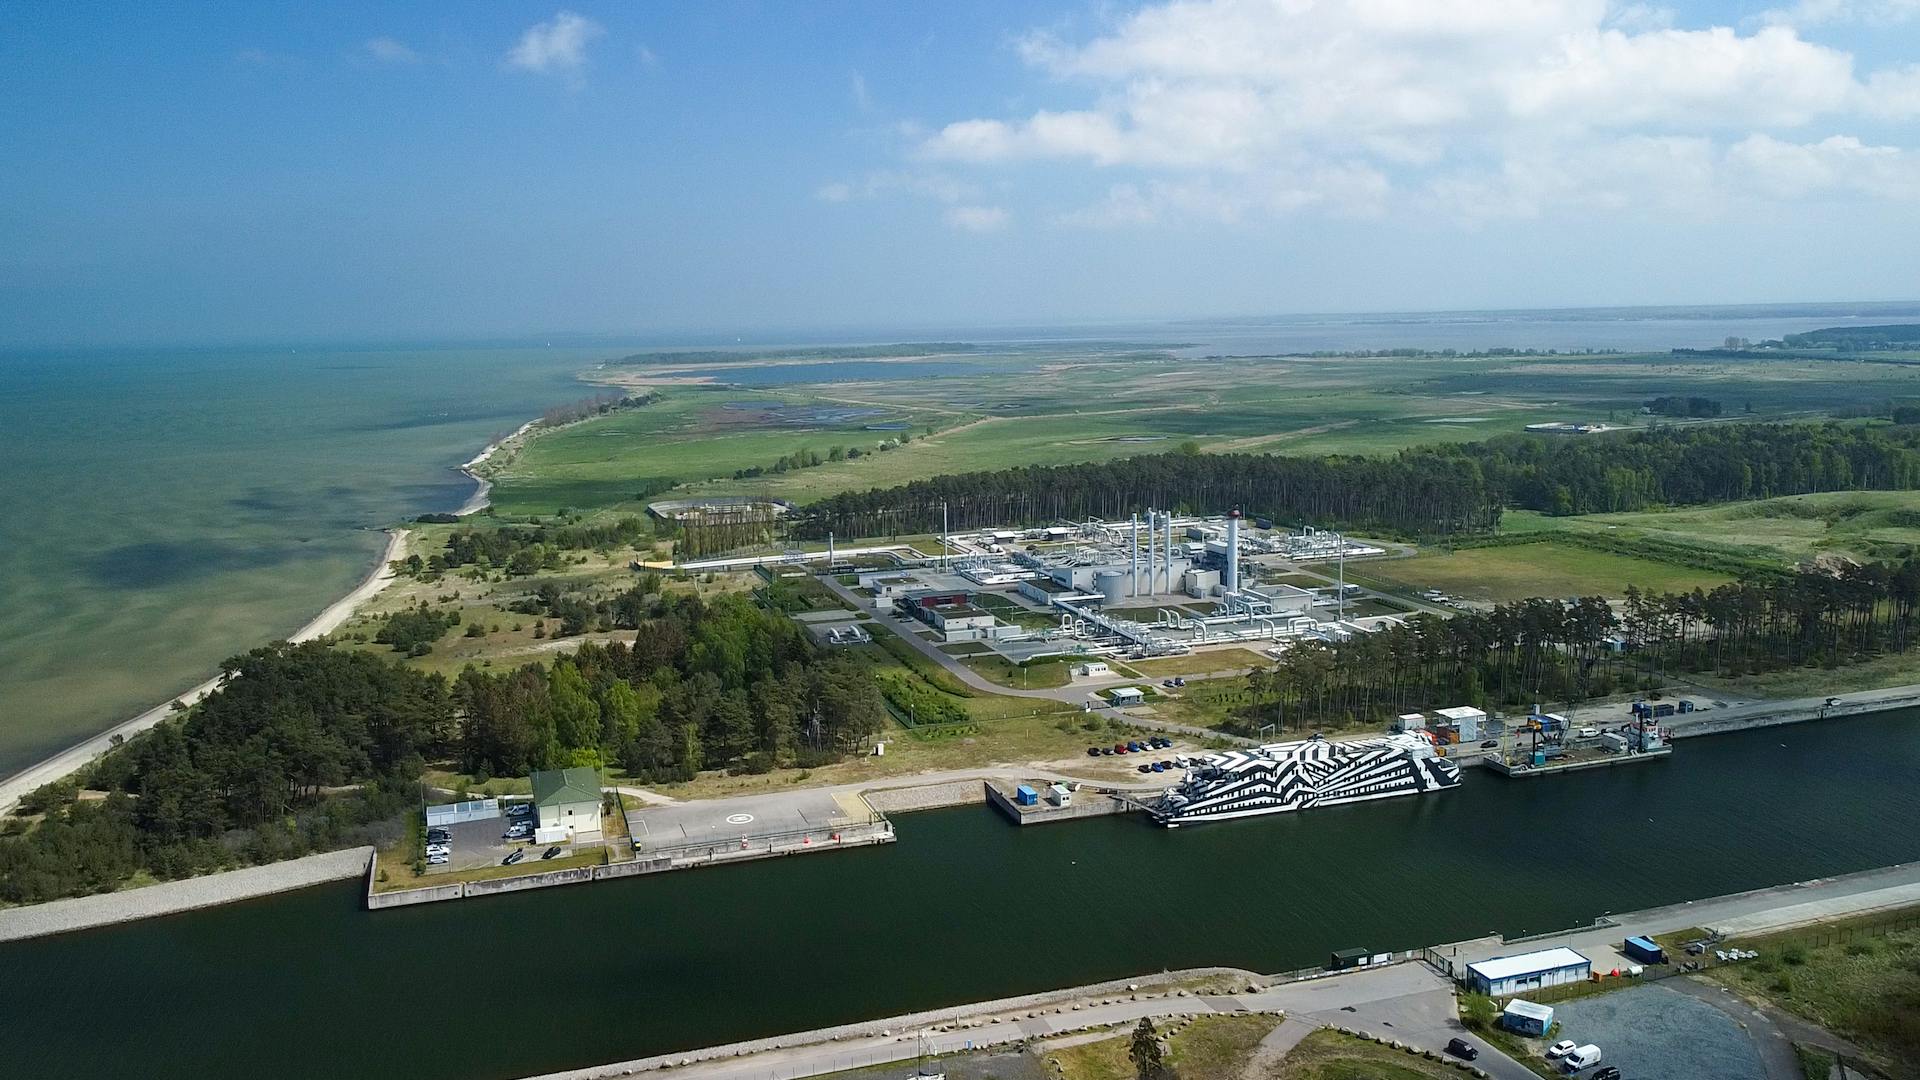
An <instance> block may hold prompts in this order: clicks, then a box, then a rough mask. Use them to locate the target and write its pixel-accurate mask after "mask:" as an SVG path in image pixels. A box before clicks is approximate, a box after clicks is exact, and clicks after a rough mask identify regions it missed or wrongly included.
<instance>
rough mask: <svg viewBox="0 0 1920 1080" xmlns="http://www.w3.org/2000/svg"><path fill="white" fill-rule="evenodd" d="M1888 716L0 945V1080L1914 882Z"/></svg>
mask: <svg viewBox="0 0 1920 1080" xmlns="http://www.w3.org/2000/svg"><path fill="white" fill-rule="evenodd" d="M1917 771H1920V713H1913V712H1909V713H1890V714H1885V715H1882V716H1877V717H1866V718H1859V719H1851V720H1835V721H1829V722H1826V723H1824V724H1809V725H1799V726H1796V727H1789V728H1781V729H1775V730H1771V731H1755V732H1747V733H1742V734H1736V735H1726V736H1717V737H1713V738H1706V739H1695V740H1690V741H1687V742H1684V743H1682V744H1681V746H1680V748H1679V751H1678V753H1677V754H1676V756H1675V757H1674V758H1673V759H1670V760H1666V761H1658V762H1648V763H1643V764H1637V765H1633V766H1626V767H1620V768H1615V769H1606V770H1596V771H1592V772H1585V773H1576V774H1573V775H1570V776H1564V777H1559V778H1552V779H1542V780H1532V781H1507V780H1502V779H1501V778H1499V777H1496V776H1493V775H1490V774H1485V773H1482V772H1480V771H1478V770H1473V771H1470V772H1469V774H1468V776H1467V781H1466V783H1465V784H1464V785H1462V787H1460V788H1459V789H1457V790H1455V791H1451V792H1447V793H1443V794H1439V795H1433V796H1427V797H1422V798H1408V799H1395V800H1389V801H1386V802H1379V803H1372V804H1363V805H1360V806H1351V807H1335V808H1329V809H1324V810H1316V811H1312V812H1310V813H1305V814H1297V815H1284V816H1280V817H1273V818H1264V819H1253V820H1249V821H1241V822H1222V823H1218V824H1214V825H1208V826H1203V827H1198V828H1192V829H1181V830H1178V831H1174V832H1167V831H1163V830H1159V829H1155V828H1152V827H1150V826H1147V825H1146V824H1144V823H1143V822H1141V821H1138V820H1135V819H1132V818H1096V819H1092V820H1089V821H1084V822H1075V823H1069V824H1059V825H1053V826H1047V827H1042V828H1034V829H1017V828H1014V827H1011V826H1008V825H1006V824H1004V823H1002V822H1001V821H1000V819H999V818H998V817H996V816H994V815H993V813H992V812H991V811H989V810H987V809H986V808H984V807H969V808H957V809H952V810H942V811H933V812H929V813H922V814H912V815H908V816H905V817H903V818H902V819H901V820H900V822H899V833H900V841H899V842H898V843H896V844H893V845H890V846H888V847H885V848H875V849H867V850H861V851H849V852H843V853H834V854H822V855H814V856H807V857H801V858H792V859H784V860H778V861H772V862H763V863H753V864H746V865H742V866H735V867H723V868H717V869H707V870H695V871H686V872H682V873H675V874H669V875H665V876H662V877H658V878H652V879H643V880H628V881H621V882H607V883H603V884H596V885H588V886H577V887H569V888H560V889H552V890H546V891H542V892H536V893H529V894H523V895H515V896H503V897H490V898H487V899H484V900H472V901H462V902H458V903H449V904H434V905H427V906H424V907H417V908H407V909H401V910H398V911H388V912H380V913H370V912H366V911H363V910H361V909H360V907H359V887H358V886H357V885H353V884H341V885H337V886H327V887H322V888H317V889H310V890H307V891H304V892H301V893H296V894H291V895H287V896H282V897H276V898H269V899H265V900H260V901H255V902H250V903H246V904H240V905H232V906H229V907H226V908H221V909H216V910H212V911H206V912H199V913H191V914H187V915H180V916H174V917H171V918H166V919H156V920H149V921H147V922H142V923H134V924H129V925H127V926H123V927H117V928H110V929H105V930H97V931H90V932H87V933H83V934H75V935H69V936H66V937H61V938H53V939H46V940H40V941H31V942H23V943H18V944H13V945H7V946H0V971H4V972H6V973H7V977H8V982H9V985H11V986H13V987H15V988H16V993H14V994H12V995H10V997H9V1001H8V1004H7V1007H6V1010H5V1013H4V1015H5V1017H6V1019H5V1027H4V1030H6V1032H7V1033H8V1035H9V1037H8V1038H7V1040H6V1042H7V1049H6V1070H7V1072H6V1074H7V1075H17V1076H23V1077H27V1076H32V1077H40V1076H63V1077H119V1076H128V1075H140V1076H147V1077H206V1078H229V1077H231V1078H234V1080H239V1078H243V1077H244V1078H254V1077H259V1076H267V1075H271V1076H275V1077H287V1078H297V1077H340V1076H356V1077H409V1078H422V1080H435V1078H441V1077H445V1078H449V1080H451V1078H454V1077H511V1076H519V1075H524V1074H528V1073H534V1072H540V1071H546V1070H552V1069H559V1068H566V1067H577V1066H580V1065H585V1064H589V1063H595V1062H603V1061H611V1060H618V1059H622V1058H628V1057H635V1056H641V1055H646V1054H652V1053H660V1052H666V1051H670V1050H675V1049H683V1048H689V1047H694V1046H701V1045H708V1044H712V1043H716V1042H721V1041H726V1040H732V1039H739V1038H746V1037H752V1036H762V1035H770V1034H775V1033H779V1032H787V1031H795V1030H801V1029H807V1028H812V1027H816V1026H820V1025H825V1024H834V1023H842V1022H848V1021H852V1020H856V1019H860V1018H865V1017H873V1016H881V1015H889V1014H893V1013H898V1012H904V1011H908V1010H912V1009H920V1008H927V1007H933V1006H939V1005H944V1004H952V1003H957V1002H963V1001H970V1000H978V999H982V998H992V997H998V996H1002V995H1007V994H1016V993H1024V992H1031V991H1035V990H1040V989H1045V988H1051V987H1059V986H1067V985H1073V984H1076V983H1084V982H1089V981H1093V980H1098V979H1107V978H1117V977H1122V976H1126V975H1130V974H1138V973H1142V972H1149V971H1153V970H1157V969H1161V968H1178V967H1189V966H1194V965H1200V964H1231V965H1240V966H1246V967H1251V968H1255V969H1260V970H1269V971H1272V970H1281V969H1287V968H1293V967H1300V966H1304V965H1308V964H1312V963H1315V962H1317V961H1319V960H1321V959H1323V958H1324V957H1325V956H1326V954H1327V953H1328V952H1329V951H1331V950H1332V949H1336V948H1344V947H1349V946H1356V945H1359V946H1366V947H1368V948H1372V949H1403V948H1409V947H1414V946H1418V945H1424V944H1432V943H1437V942H1443V941H1448V940H1458V939H1461V938H1466V937H1472V936H1477V935H1479V934H1482V933H1485V932H1487V931H1489V930H1495V929H1497V930H1501V931H1505V932H1509V933H1519V932H1528V931H1544V930H1553V929H1560V928H1564V927H1567V926H1571V925H1575V924H1581V923H1585V922H1587V921H1588V920H1590V919H1592V918H1593V917H1595V916H1597V915H1599V914H1601V913H1603V912H1608V911H1627V910H1634V909H1639V908H1645V907H1649V906H1654V905H1659V904H1665V903H1672V902H1676V901H1680V900H1685V899H1692V898H1698V897H1705V896H1713V895H1719V894H1724V893H1729V892H1736V891H1740V890H1744V889H1749V888H1757V887H1761V886H1766V885H1773V884H1779V883H1782V882H1787V881H1799V880H1805V879H1808V878H1813V877H1820V876H1825V875H1830V874H1838V873H1845V872H1848V871H1854V870H1861V869H1866V868H1869V867H1875V866H1882V865H1886V864H1890V863H1896V862H1903V861H1909V860H1913V859H1920V828H1916V827H1915V825H1914V822H1915V821H1916V820H1920V789H1916V787H1915V785H1914V784H1913V782H1912V777H1913V776H1914V775H1916V772H1917Z"/></svg>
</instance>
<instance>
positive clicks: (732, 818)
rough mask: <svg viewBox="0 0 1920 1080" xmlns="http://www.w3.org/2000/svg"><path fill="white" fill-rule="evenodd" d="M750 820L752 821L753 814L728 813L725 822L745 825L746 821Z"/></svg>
mask: <svg viewBox="0 0 1920 1080" xmlns="http://www.w3.org/2000/svg"><path fill="white" fill-rule="evenodd" d="M751 821H753V815H752V814H729V815H727V824H729V825H746V824H748V823H750V822H751Z"/></svg>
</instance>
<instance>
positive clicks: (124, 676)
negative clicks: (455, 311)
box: [0, 349, 607, 775]
mask: <svg viewBox="0 0 1920 1080" xmlns="http://www.w3.org/2000/svg"><path fill="white" fill-rule="evenodd" d="M606 355H607V352H606V350H603V349H593V350H581V349H427V350H414V351H324V352H323V351H311V350H301V351H298V352H293V351H281V352H260V351H241V350H233V351H167V350H152V351H116V352H74V353H55V352H44V353H32V354H13V355H5V356H0V477H4V479H3V480H0V775H6V774H8V773H11V772H13V771H15V770H17V769H19V768H21V767H24V766H25V765H27V764H30V763H31V762H32V761H35V760H37V759H39V758H41V757H44V756H45V755H47V754H48V753H51V752H55V751H57V750H60V749H63V748H64V747H66V746H69V745H71V744H73V743H74V742H77V741H79V740H80V739H81V738H83V737H85V736H87V735H89V734H91V733H93V732H95V731H99V730H101V729H103V728H106V727H109V726H111V725H112V724H114V723H117V722H118V721H120V720H123V719H125V718H127V717H128V716H131V715H133V714H134V713H136V712H138V711H140V710H141V709H143V708H146V707H148V706H150V705H153V704H155V703H156V702H158V701H161V700H164V698H165V696H166V695H168V694H170V693H176V692H178V691H180V690H183V689H185V688H186V687H188V686H191V685H192V684H194V683H196V682H198V681H199V680H201V679H203V678H205V677H206V676H208V675H210V674H212V672H213V671H214V670H215V669H216V667H217V665H218V664H219V662H220V661H221V660H222V659H224V658H225V657H227V656H231V655H233V654H234V653H236V652H240V651H243V650H245V649H247V648H249V647H251V646H253V645H255V644H258V643H260V642H263V641H266V640H269V639H271V638H274V637H276V636H283V635H285V634H288V633H291V632H292V631H293V630H295V629H297V628H298V627H299V626H300V625H301V624H302V623H304V622H306V621H307V620H308V619H310V618H311V617H313V616H314V615H315V614H317V613H318V612H319V611H320V609H322V608H324V607H325V606H327V605H328V604H329V603H331V602H332V601H334V600H335V599H337V598H339V597H340V596H341V595H342V594H344V593H345V592H346V591H347V590H348V589H351V588H352V587H353V586H354V584H355V583H357V582H358V581H359V579H360V578H362V577H363V576H364V575H365V574H366V573H367V571H368V569H369V567H370V566H371V565H372V563H373V561H374V560H375V559H376V558H377V557H378V555H379V552H380V550H381V548H382V545H383V543H384V538H383V537H382V536H380V534H379V533H378V532H375V531H370V530H375V529H378V528H379V527H380V526H383V525H386V524H389V523H391V522H394V521H397V520H400V519H403V518H406V517H410V516H412V515H415V514H419V513H423V512H427V511H434V510H451V509H454V508H456V507H458V506H459V505H460V504H461V503H462V502H463V501H464V500H465V499H466V498H467V496H468V495H469V494H470V493H471V492H472V490H473V484H472V482H471V481H469V480H467V479H466V478H465V477H463V476H462V475H460V474H459V473H458V472H457V471H456V467H457V466H458V465H460V464H461V463H462V462H465V461H466V460H467V459H469V458H471V457H472V456H473V455H474V454H475V453H477V452H478V451H479V450H480V448H481V447H483V446H484V445H486V443H487V442H488V441H489V439H490V438H492V437H494V436H496V435H499V434H503V433H505V432H508V431H511V430H512V429H513V428H515V427H517V426H519V425H520V424H521V423H522V422H524V421H525V420H527V419H529V418H531V417H533V416H535V415H538V414H539V412H540V411H541V410H542V409H544V408H545V407H547V406H550V405H554V404H558V403H560V402H563V401H567V400H571V399H573V398H578V397H582V396H585V395H586V394H587V393H589V392H591V388H590V387H586V386H585V385H584V384H582V383H580V382H578V381H577V380H576V379H575V377H574V373H575V372H576V371H578V370H580V369H582V368H584V367H587V366H589V365H590V364H591V363H592V362H594V361H596V360H598V359H601V358H603V357H604V356H606Z"/></svg>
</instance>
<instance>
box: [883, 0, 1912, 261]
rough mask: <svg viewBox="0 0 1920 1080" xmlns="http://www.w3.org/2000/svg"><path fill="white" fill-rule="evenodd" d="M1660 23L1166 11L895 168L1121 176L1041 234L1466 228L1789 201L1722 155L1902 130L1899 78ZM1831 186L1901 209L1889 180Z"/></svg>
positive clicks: (1646, 13)
mask: <svg viewBox="0 0 1920 1080" xmlns="http://www.w3.org/2000/svg"><path fill="white" fill-rule="evenodd" d="M1852 6H1854V7H1863V6H1865V5H1864V4H1854V5H1852ZM1873 6H1875V7H1876V8H1882V9H1891V8H1893V7H1904V6H1915V7H1920V0H1873ZM1674 23H1675V18H1674V14H1673V12H1672V11H1671V10H1669V9H1666V8H1664V7H1655V6H1650V5H1646V4H1637V3H1608V2H1607V0H1168V2H1162V3H1156V4H1153V5H1151V6H1148V7H1145V8H1142V9H1140V10H1138V11H1136V12H1134V13H1132V14H1129V15H1125V16H1123V17H1121V18H1119V19H1118V20H1117V21H1116V22H1114V23H1112V24H1111V26H1110V27H1109V29H1108V30H1107V31H1106V32H1104V33H1101V34H1099V35H1097V36H1094V37H1092V38H1091V39H1089V40H1085V41H1081V42H1071V41H1064V40H1061V39H1060V38H1057V37H1054V36H1051V35H1047V34H1035V35H1031V36H1028V37H1026V38H1025V39H1023V40H1021V41H1020V42H1019V50H1020V53H1021V55H1022V57H1023V58H1024V59H1025V60H1026V61H1027V62H1028V63H1030V64H1032V65H1033V66H1035V67H1036V68H1038V69H1040V70H1041V71H1043V72H1044V73H1046V74H1048V75H1050V76H1052V77H1054V78H1055V79H1056V80H1058V83H1059V85H1060V91H1061V92H1062V93H1063V94H1064V95H1066V97H1065V101H1066V102H1068V103H1069V104H1067V105H1066V107H1059V106H1058V105H1056V106H1055V107H1051V108H1043V109H1040V110H1037V111H1033V112H1030V113H1028V114H1026V115H1024V116H1019V117H992V116H983V117H971V118H965V119H958V120H955V121H953V122H951V123H948V124H946V125H945V126H944V127H941V128H939V129H937V130H935V131H933V132H932V133H930V134H928V135H927V136H925V137H924V138H922V139H920V140H918V141H917V143H916V144H915V153H916V156H917V157H919V158H920V159H922V160H923V161H944V162H953V163H957V164H959V165H964V166H992V165H996V164H1000V163H1007V162H1015V161H1023V160H1043V161H1054V162H1059V163H1065V164H1066V165H1069V166H1072V165H1080V166H1085V167H1090V168H1093V169H1097V170H1111V171H1115V172H1120V173H1125V174H1130V175H1127V176H1125V177H1124V178H1118V179H1116V182H1115V183H1114V184H1112V185H1110V187H1109V190H1108V193H1107V195H1106V197H1105V199H1104V200H1102V201H1101V202H1099V203H1096V204H1095V205H1093V206H1090V207H1086V208H1083V209H1082V210H1078V211H1070V212H1068V213H1067V214H1064V215H1059V216H1058V217H1057V220H1063V221H1068V222H1071V223H1074V224H1127V223H1140V222H1146V221H1154V220H1160V219H1161V218H1162V217H1165V216H1168V215H1171V214H1175V213H1179V214H1186V215H1193V216H1204V217H1209V218H1213V219H1218V220H1233V219H1234V218H1235V217H1236V216H1239V215H1247V214H1256V213H1287V212H1294V211H1298V210H1302V209H1307V208H1314V209H1317V210H1320V211H1324V212H1329V213H1347V214H1352V213H1361V214H1365V213H1374V212H1378V211H1380V210H1381V209H1383V208H1386V207H1387V206H1388V205H1389V204H1390V203H1392V202H1393V201H1395V200H1398V199H1403V198H1404V199H1417V200H1420V201H1421V203H1422V205H1423V206H1425V207H1426V208H1428V209H1433V208H1436V207H1440V206H1445V205H1447V203H1448V200H1449V199H1450V200H1451V201H1452V205H1451V212H1454V213H1456V214H1458V215H1460V216H1463V217H1468V218H1472V217H1477V216H1482V215H1484V214H1486V213H1488V212H1504V213H1519V214H1525V213H1538V212H1541V211H1542V210H1543V209H1544V208H1546V207H1549V206H1552V205H1556V204H1568V203H1577V204H1581V205H1587V206H1594V207H1608V206H1612V207H1619V208H1622V209H1628V208H1635V207H1642V206H1651V205H1663V204H1667V203H1669V202H1671V201H1672V200H1674V199H1675V198H1676V197H1679V196H1681V195H1686V196H1687V197H1693V196H1699V197H1705V194H1704V193H1707V192H1716V193H1725V192H1728V191H1734V192H1742V193H1751V192H1762V191H1769V190H1771V191H1789V190H1793V191H1803V190H1807V189H1805V188H1803V187H1798V186H1794V185H1780V184H1775V183H1763V182H1760V181H1759V180H1758V179H1757V174H1756V175H1754V176H1748V177H1747V178H1746V179H1744V180H1743V179H1742V175H1741V174H1742V171H1743V170H1745V171H1746V172H1748V173H1752V172H1753V170H1755V169H1757V168H1759V167H1760V166H1759V163H1758V161H1757V159H1756V157H1755V156H1754V154H1753V153H1752V152H1742V153H1739V154H1735V153H1733V152H1732V150H1731V148H1732V147H1734V146H1736V145H1745V143H1744V140H1747V139H1749V138H1750V137H1752V136H1755V135H1766V136H1769V137H1772V138H1774V139H1775V140H1776V141H1777V142H1779V144H1780V145H1782V146H1786V145H1794V146H1803V147H1805V146H1827V145H1828V142H1829V141H1830V140H1831V138H1832V137H1845V136H1846V135H1847V132H1846V130H1845V125H1850V124H1852V123H1854V122H1856V121H1864V120H1868V119H1871V118H1886V117H1895V118H1898V117H1906V116H1913V115H1920V68H1909V69H1905V70H1900V71H1880V72H1872V73H1869V74H1867V75H1866V76H1865V77H1864V78H1863V77H1862V76H1861V75H1859V74H1857V73H1856V71H1855V62H1854V58H1853V57H1852V56H1851V55H1850V54H1848V53H1846V52H1844V51H1842V50H1839V49H1836V48H1833V47H1831V46H1828V45H1825V44H1822V43H1820V42H1817V41H1813V40H1810V39H1808V38H1806V37H1803V36H1802V35H1801V33H1800V32H1799V31H1798V30H1797V29H1795V28H1794V27H1792V26H1788V25H1781V24H1776V25H1765V26H1759V27H1756V28H1752V29H1751V30H1750V31H1749V32H1742V31H1740V30H1737V29H1734V28H1731V27H1725V26H1718V27H1713V26H1710V27H1704V28H1681V27H1677V26H1675V25H1674ZM1074 96H1079V97H1081V99H1082V100H1081V102H1080V103H1078V104H1072V103H1071V102H1072V99H1073V97H1074ZM1836 128H1838V130H1836ZM1823 129H1824V130H1823ZM1755 145H1756V146H1757V145H1758V144H1755ZM1751 149H1752V148H1749V150H1751ZM1819 153H1821V154H1824V155H1827V156H1829V157H1831V156H1833V155H1835V154H1838V153H1839V151H1838V150H1837V149H1832V148H1830V149H1828V150H1824V151H1819ZM1873 160H1878V159H1873ZM1574 161H1581V162H1586V163H1588V164H1589V166H1590V170H1591V171H1588V172H1585V173H1574V172H1570V171H1569V170H1568V169H1567V168H1566V166H1565V163H1568V162H1574ZM1665 170H1679V172H1680V175H1679V176H1678V177H1675V178H1669V177H1664V176H1663V172H1664V171H1665ZM1723 173H1727V174H1730V175H1721V174H1723ZM1747 180H1752V181H1753V182H1752V183H1748V182H1747ZM1836 183H1837V181H1836ZM1840 187H1841V188H1844V189H1846V190H1850V191H1851V192H1853V193H1854V194H1856V195H1860V196H1865V197H1879V198H1894V197H1906V196H1904V195H1903V194H1900V193H1902V192H1904V191H1906V189H1905V188H1904V187H1903V186H1902V185H1900V184H1898V183H1876V184H1874V185H1869V186H1861V185H1844V184H1842V185H1840Z"/></svg>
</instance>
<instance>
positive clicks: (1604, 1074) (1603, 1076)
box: [1587, 1065, 1620, 1080]
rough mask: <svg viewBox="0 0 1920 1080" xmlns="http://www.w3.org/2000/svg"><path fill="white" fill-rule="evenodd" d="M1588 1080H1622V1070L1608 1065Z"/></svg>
mask: <svg viewBox="0 0 1920 1080" xmlns="http://www.w3.org/2000/svg"><path fill="white" fill-rule="evenodd" d="M1587 1080H1620V1070H1619V1069H1616V1068H1614V1067H1613V1066H1611V1065H1608V1066H1605V1067H1604V1068H1602V1069H1601V1070H1600V1071H1599V1072H1597V1073H1594V1074H1593V1075H1592V1076H1590V1077H1588V1078H1587Z"/></svg>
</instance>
